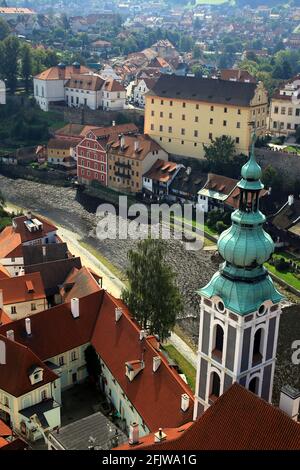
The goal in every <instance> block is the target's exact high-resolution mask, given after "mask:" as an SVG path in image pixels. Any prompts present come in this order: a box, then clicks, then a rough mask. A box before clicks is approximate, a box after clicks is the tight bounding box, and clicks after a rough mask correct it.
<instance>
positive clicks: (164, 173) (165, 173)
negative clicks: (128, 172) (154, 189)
mask: <svg viewBox="0 0 300 470" xmlns="http://www.w3.org/2000/svg"><path fill="white" fill-rule="evenodd" d="M177 166H178V165H177V163H175V162H166V161H165V160H160V159H158V160H156V162H155V163H154V165H152V167H151V168H150V170H148V171H147V173H145V174H144V175H143V177H144V178H150V179H151V180H155V181H160V182H162V183H167V182H168V181H169V180H170V179H171V178H172V176H173V175H174V172H175V170H176V168H177Z"/></svg>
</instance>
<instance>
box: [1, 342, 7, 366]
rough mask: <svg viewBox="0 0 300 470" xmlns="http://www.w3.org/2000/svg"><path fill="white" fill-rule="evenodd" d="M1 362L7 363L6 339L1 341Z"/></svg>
mask: <svg viewBox="0 0 300 470" xmlns="http://www.w3.org/2000/svg"><path fill="white" fill-rule="evenodd" d="M0 364H2V365H4V364H6V345H5V343H4V341H0Z"/></svg>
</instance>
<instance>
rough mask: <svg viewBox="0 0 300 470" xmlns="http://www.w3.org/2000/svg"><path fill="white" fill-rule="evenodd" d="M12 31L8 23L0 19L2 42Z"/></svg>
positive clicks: (0, 38)
mask: <svg viewBox="0 0 300 470" xmlns="http://www.w3.org/2000/svg"><path fill="white" fill-rule="evenodd" d="M9 32H10V29H9V26H8V24H7V22H6V21H5V20H4V19H3V18H0V41H3V39H5V38H6V37H7V36H8V35H9Z"/></svg>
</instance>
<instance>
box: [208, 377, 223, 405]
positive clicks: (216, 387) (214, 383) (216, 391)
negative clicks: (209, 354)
mask: <svg viewBox="0 0 300 470" xmlns="http://www.w3.org/2000/svg"><path fill="white" fill-rule="evenodd" d="M220 386H221V383H220V377H219V375H218V374H217V373H216V372H213V373H212V374H211V376H210V394H209V398H210V400H212V401H215V400H216V399H217V398H218V397H219V396H220Z"/></svg>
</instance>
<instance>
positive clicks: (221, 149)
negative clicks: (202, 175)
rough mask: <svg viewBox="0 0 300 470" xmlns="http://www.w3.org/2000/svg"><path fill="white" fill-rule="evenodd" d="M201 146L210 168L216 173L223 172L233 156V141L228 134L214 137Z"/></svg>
mask: <svg viewBox="0 0 300 470" xmlns="http://www.w3.org/2000/svg"><path fill="white" fill-rule="evenodd" d="M203 148H204V152H205V158H206V159H207V161H208V163H209V167H210V170H211V171H213V172H216V173H220V174H223V173H224V171H226V169H227V167H228V165H229V164H230V163H231V162H232V161H233V159H234V156H235V142H234V140H233V139H232V138H231V137H230V136H224V137H216V139H214V140H212V142H211V144H210V145H204V144H203Z"/></svg>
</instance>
